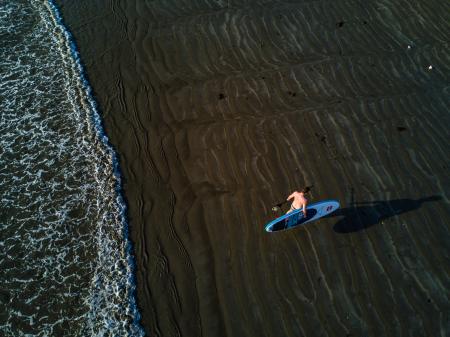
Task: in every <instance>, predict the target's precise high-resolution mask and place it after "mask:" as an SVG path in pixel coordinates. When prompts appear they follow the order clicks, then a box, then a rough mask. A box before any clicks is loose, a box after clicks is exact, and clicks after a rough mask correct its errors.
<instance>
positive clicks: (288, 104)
mask: <svg viewBox="0 0 450 337" xmlns="http://www.w3.org/2000/svg"><path fill="white" fill-rule="evenodd" d="M58 2H59V3H60V5H61V9H62V12H63V15H64V19H65V22H66V24H67V25H68V27H69V29H70V30H71V31H72V33H73V35H74V37H75V39H76V42H77V45H78V48H79V50H80V53H81V59H82V60H83V62H84V64H85V67H86V70H87V75H88V78H89V81H90V83H91V85H92V87H93V89H94V94H95V98H96V100H97V101H98V103H99V106H100V109H101V113H102V116H103V118H104V125H105V129H106V132H107V134H108V136H109V138H110V141H111V143H112V145H113V146H114V147H115V149H116V151H117V152H118V154H119V156H120V165H121V169H122V173H123V176H124V186H123V187H124V195H125V197H126V200H127V203H128V207H129V221H130V235H131V238H132V241H133V243H134V250H135V251H134V253H135V257H136V264H137V266H136V268H137V274H136V277H137V298H138V305H139V309H140V312H141V314H142V324H143V326H144V328H145V330H146V332H147V334H148V335H149V336H187V337H191V336H205V337H210V336H236V337H243V336H249V337H250V336H267V337H273V336H445V335H449V334H450V327H449V325H450V323H449V317H450V304H449V288H450V287H449V286H450V282H449V279H450V277H449V276H450V275H449V269H448V266H449V265H450V263H449V262H450V261H449V260H450V259H449V251H450V249H449V248H450V233H449V226H448V223H449V221H450V199H449V198H450V175H449V168H450V156H449V150H448V149H449V145H450V141H449V139H450V128H449V125H450V114H449V104H448V97H449V91H450V90H449V76H448V75H449V73H450V72H449V64H450V62H449V61H450V57H449V55H450V54H449V38H448V37H449V36H450V25H449V23H450V20H449V15H448V13H449V9H450V8H449V5H448V4H446V3H444V2H441V1H435V0H433V1H429V2H426V3H425V2H418V1H417V2H416V1H413V2H407V1H400V2H398V1H383V2H377V3H376V2H373V3H366V2H362V1H361V2H358V1H336V2H324V1H303V2H298V3H295V2H284V3H283V2H265V1H261V2H258V1H255V2H250V1H247V2H244V1H236V2H226V1H223V2H220V1H217V2H215V1H209V2H208V1H197V2H191V1H181V0H176V1H159V2H158V1H155V2H151V1H126V2H125V1H124V2H122V3H120V2H116V1H110V2H106V1H105V2H100V1H97V2H95V3H94V2H92V1H87V0H84V1H77V2H76V3H72V2H69V1H58ZM430 66H431V69H429V67H430ZM310 184H313V185H314V188H313V190H312V193H311V195H310V199H311V201H319V200H322V199H330V198H333V199H338V200H339V201H340V202H341V206H342V209H341V210H340V211H339V212H338V213H335V214H334V215H333V216H331V217H328V218H326V219H323V220H320V221H317V222H315V223H311V224H308V225H307V226H305V227H302V228H298V229H295V230H290V231H286V232H282V233H276V234H268V233H265V232H264V230H263V228H264V225H265V223H267V222H268V221H269V220H271V219H273V218H274V217H276V216H278V215H281V214H280V213H274V212H273V211H272V210H271V208H272V206H273V205H275V204H277V203H279V202H280V201H282V200H284V199H285V198H286V196H287V195H288V194H289V193H290V192H292V190H294V189H298V188H301V187H302V186H304V185H310Z"/></svg>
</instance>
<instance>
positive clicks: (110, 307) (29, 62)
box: [0, 0, 143, 336]
mask: <svg viewBox="0 0 450 337" xmlns="http://www.w3.org/2000/svg"><path fill="white" fill-rule="evenodd" d="M0 37H1V44H0V69H1V81H0V109H1V110H0V134H1V137H0V201H1V207H0V247H1V251H2V254H1V255H0V270H2V273H1V274H0V282H1V283H2V289H1V290H0V312H3V313H5V314H2V315H0V334H1V335H4V336H20V335H27V334H31V335H38V336H47V335H58V336H63V335H67V336H69V335H70V336H76V335H78V336H86V335H89V336H96V335H98V336H103V335H115V336H141V335H143V330H142V328H141V327H140V325H139V324H138V320H139V314H138V311H137V308H136V304H135V299H134V282H133V270H132V268H133V261H132V256H131V249H130V244H129V242H128V238H127V227H126V225H127V224H126V219H125V205H124V202H123V200H122V197H121V195H120V174H119V170H118V165H117V160H116V158H115V154H114V152H113V150H112V148H111V146H110V145H109V144H108V140H107V137H106V135H105V134H104V133H103V131H102V127H101V123H100V117H99V115H98V113H97V109H96V106H95V102H94V101H93V99H92V96H91V92H90V88H89V85H88V83H87V81H86V80H85V78H84V75H83V69H82V67H81V65H80V61H79V58H78V54H77V53H76V50H75V47H74V44H73V41H72V40H71V37H70V35H69V33H68V32H67V31H66V29H65V28H64V26H63V24H62V21H61V17H60V16H59V14H58V11H57V9H56V7H55V6H54V5H53V3H52V2H44V1H32V0H30V1H20V2H14V3H9V2H2V3H0Z"/></svg>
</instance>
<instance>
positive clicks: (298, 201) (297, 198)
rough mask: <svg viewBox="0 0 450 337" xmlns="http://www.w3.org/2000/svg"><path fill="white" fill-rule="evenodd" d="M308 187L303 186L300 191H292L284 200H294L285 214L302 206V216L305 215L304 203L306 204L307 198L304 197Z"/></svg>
mask: <svg viewBox="0 0 450 337" xmlns="http://www.w3.org/2000/svg"><path fill="white" fill-rule="evenodd" d="M309 190H310V188H309V187H305V188H304V189H303V190H301V192H298V191H295V192H294V193H292V194H291V195H290V196H288V198H287V199H286V201H288V200H291V199H294V201H293V202H292V204H291V209H290V210H289V211H287V212H286V214H288V213H290V212H292V211H295V210H297V209H300V208H303V216H304V217H306V205H307V204H308V200H307V199H306V198H305V194H307V193H308V192H309Z"/></svg>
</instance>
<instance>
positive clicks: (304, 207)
mask: <svg viewBox="0 0 450 337" xmlns="http://www.w3.org/2000/svg"><path fill="white" fill-rule="evenodd" d="M303 215H304V216H306V204H303Z"/></svg>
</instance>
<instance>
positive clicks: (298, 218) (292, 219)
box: [266, 200, 340, 232]
mask: <svg viewBox="0 0 450 337" xmlns="http://www.w3.org/2000/svg"><path fill="white" fill-rule="evenodd" d="M339 206H340V205H339V201H337V200H323V201H319V202H316V203H313V204H309V205H307V206H306V217H304V216H303V211H302V210H300V209H298V210H295V211H293V212H291V213H288V214H285V215H283V216H280V217H279V218H276V219H275V220H272V221H271V222H269V223H268V224H267V225H266V231H267V232H278V231H283V230H287V229H291V228H295V227H297V226H299V225H304V224H306V223H308V222H312V221H315V220H317V219H319V218H322V217H324V216H325V215H328V214H330V213H333V212H334V211H335V210H337V209H338V208H339Z"/></svg>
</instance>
